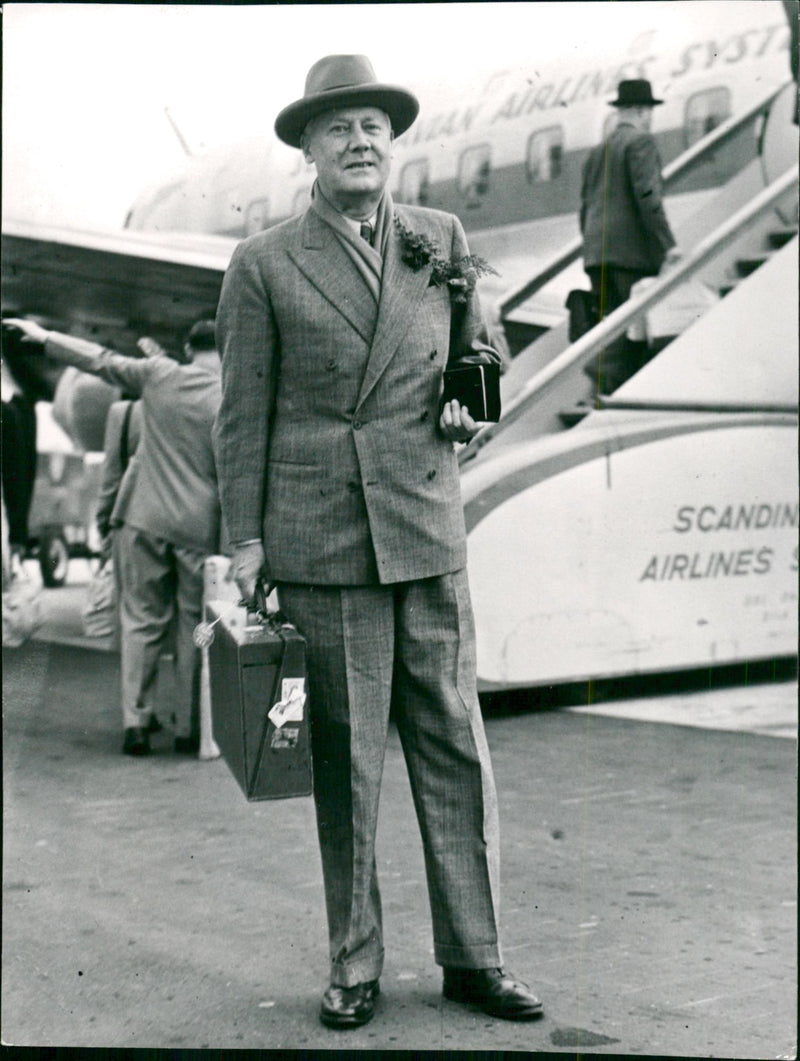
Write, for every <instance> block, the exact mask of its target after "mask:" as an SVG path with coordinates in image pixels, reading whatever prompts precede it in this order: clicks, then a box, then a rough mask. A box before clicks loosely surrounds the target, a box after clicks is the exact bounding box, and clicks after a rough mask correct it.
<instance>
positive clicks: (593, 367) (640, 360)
mask: <svg viewBox="0 0 800 1061" xmlns="http://www.w3.org/2000/svg"><path fill="white" fill-rule="evenodd" d="M586 272H587V274H588V276H589V280H590V281H591V285H592V294H593V295H594V298H595V304H596V305H597V307H598V311H599V315H600V320H602V319H603V318H604V317H607V316H608V315H609V313H613V312H614V310H615V309H619V307H620V306H621V305H622V304H623V302H627V301H628V299H629V298H630V297H631V288H632V287H633V285H634V284H635V283H637V282H638V281H639V280H642V279H643V278H644V277H645V276H650V275H651V274H650V273H645V272H642V271H641V270H638V269H622V268H620V267H618V266H616V265H602V266H601V265H589V266H587V267H586ZM647 360H648V358H647V356H646V344H645V343H638V342H634V341H633V340H631V339H628V337H627V336H626V335H624V334H623V335H620V336H619V337H618V338H617V339H614V340H612V342H610V343H609V345H608V346H607V347H606V348H605V350H603V352H602V353H600V354H598V356H597V357H596V359H595V360H594V361H593V362H592V363H591V364H590V365H588V366H587V367H586V369H585V370H584V371H585V372H586V375H587V376H589V377H591V379H593V380H594V381H595V382H596V383H597V389H598V392H599V393H600V394H612V393H613V392H614V391H615V390H616V389H617V388H618V387H621V386H622V384H623V383H624V382H625V381H626V380H628V379H630V378H631V376H633V375H634V374H635V373H636V372H638V371H639V369H640V368H641V367H642V366H643V364H645V362H646V361H647Z"/></svg>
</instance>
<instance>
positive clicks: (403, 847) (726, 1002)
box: [2, 641, 797, 1058]
mask: <svg viewBox="0 0 800 1061" xmlns="http://www.w3.org/2000/svg"><path fill="white" fill-rule="evenodd" d="M3 663H4V676H3V683H4V705H5V731H4V759H5V769H4V795H5V804H4V813H5V818H4V923H3V929H4V932H3V967H2V968H3V978H2V979H3V982H2V992H3V994H2V1038H3V1041H4V1042H5V1043H13V1044H25V1045H31V1044H36V1045H71V1046H94V1047H98V1046H99V1047H141V1046H148V1047H152V1046H162V1047H172V1048H176V1047H212V1048H214V1047H218V1048H259V1049H278V1048H306V1049H308V1048H315V1047H316V1048H319V1047H322V1048H329V1049H341V1048H344V1047H346V1048H348V1049H352V1050H363V1049H377V1048H382V1049H399V1048H404V1049H428V1050H451V1049H452V1050H467V1049H475V1050H486V1049H492V1050H502V1049H509V1050H525V1051H563V1052H565V1053H574V1052H576V1051H580V1052H582V1053H583V1054H586V1053H587V1052H590V1053H595V1054H598V1053H599V1054H603V1053H607V1054H615V1055H619V1054H645V1055H647V1054H650V1055H660V1056H690V1057H691V1056H697V1057H701V1056H702V1057H708V1056H714V1057H718V1058H719V1057H736V1058H769V1057H773V1058H774V1057H788V1056H794V1050H795V1028H796V984H797V975H796V925H797V920H796V915H797V908H796V899H797V880H796V864H797V863H796V853H797V852H796V745H795V742H794V741H793V740H791V739H788V740H787V739H776V738H775V737H772V736H762V735H759V734H757V733H752V732H726V731H724V730H710V729H701V728H697V727H690V726H684V725H665V724H663V722H649V721H639V720H637V719H631V718H614V717H605V716H601V715H596V714H594V713H591V714H584V713H582V712H579V711H574V710H567V709H565V708H564V706H563V704H562V705H561V706H558V705H556V704H553V703H551V704H550V705H549V706H547V700H548V697H547V696H546V695H544V694H541V695H537V696H528V697H527V698H521V697H516V698H512V699H502V698H495V699H494V700H493V701H492V702H491V704H487V710H486V716H487V733H488V739H489V743H490V746H491V749H492V753H493V757H494V762H495V772H496V775H497V781H498V787H499V793H500V810H501V826H502V851H503V908H502V922H503V936H504V940H505V942H506V947H505V950H506V962H507V964H508V966H509V967H510V968H511V969H512V970H514V971H515V972H516V973H517V974H518V975H520V976H522V977H524V978H525V979H528V980H529V981H530V982H531V983H532V984H533V985H535V986H536V987H537V988H538V990H539V991H540V993H541V995H542V997H543V998H544V1000H545V1004H546V1015H545V1017H544V1018H543V1019H542V1020H541V1021H538V1022H536V1023H534V1024H523V1025H516V1024H511V1023H505V1022H500V1021H495V1020H491V1019H490V1018H488V1017H485V1016H484V1015H482V1014H480V1013H477V1012H471V1011H470V1010H468V1009H466V1008H465V1007H462V1006H459V1005H456V1004H454V1003H449V1002H444V1001H443V1000H442V998H441V994H440V978H439V972H438V970H437V969H436V967H435V966H434V964H433V961H432V956H431V936H430V924H429V919H428V916H427V899H426V891H425V884H424V874H423V865H422V855H421V850H420V843H419V839H418V834H417V829H416V824H415V821H414V815H413V809H412V804H411V799H410V795H409V792H408V785H407V781H406V778H405V772H404V767H403V763H402V755H401V751H400V747H399V743H398V741H397V739H396V734H394V733H393V734H392V738H391V741H390V746H389V751H388V758H387V764H386V780H385V787H384V799H383V803H382V808H381V821H380V830H379V869H380V874H381V880H382V885H383V893H384V906H385V921H386V937H387V939H386V942H387V952H388V953H387V962H386V968H385V971H384V976H383V980H382V988H383V995H382V998H381V1000H380V1003H379V1009H378V1013H377V1016H376V1018H375V1020H374V1021H373V1022H372V1023H371V1024H369V1025H367V1026H366V1027H365V1028H362V1029H360V1030H358V1031H353V1032H347V1033H341V1032H340V1033H336V1032H332V1031H329V1030H327V1029H325V1028H323V1026H322V1025H321V1024H320V1023H319V1022H318V1019H317V1007H318V1003H319V996H320V994H321V991H322V990H323V988H324V986H325V972H326V954H325V949H326V948H325V924H324V915H323V900H322V887H321V879H320V869H319V858H318V853H317V849H316V842H315V830H314V820H313V809H312V805H311V801H310V799H295V800H286V801H281V802H272V803H261V804H248V803H247V802H246V801H245V800H244V798H243V796H242V795H241V794H240V792H239V789H238V788H237V786H236V784H235V782H234V781H233V779H232V777H231V775H230V774H229V772H228V770H227V768H226V766H225V764H224V763H223V762H222V761H219V760H217V761H213V762H200V761H198V760H196V759H191V758H184V757H177V756H175V755H174V754H172V753H171V751H170V750H169V748H170V744H171V742H170V740H169V734H167V733H165V734H164V735H162V736H160V737H158V738H156V740H155V746H156V749H157V754H155V755H154V756H153V757H152V758H150V759H147V760H132V759H128V758H125V757H123V756H122V755H120V754H119V744H120V734H119V721H118V714H117V700H116V692H117V681H118V660H117V657H116V655H115V654H114V653H109V652H96V651H89V650H86V649H80V648H75V647H69V646H65V645H57V644H52V643H48V642H42V641H39V642H33V643H31V644H29V645H27V646H25V647H24V648H22V649H18V650H11V651H6V652H5V653H4V659H3ZM639 693H640V694H642V695H640V696H639V697H638V698H639V699H644V698H645V694H646V690H639ZM664 693H665V690H664V689H662V690H660V691H659V695H658V696H654V690H653V689H652V688H651V689H650V695H649V696H648V697H646V698H647V699H648V700H649V702H650V703H651V704H655V703H657V702H658V701H660V700H664V699H666V697H665V695H664ZM619 694H620V690H619V689H617V690H615V689H614V688H613V687H607V688H606V689H605V691H604V696H605V699H606V702H605V703H604V704H602V705H601V709H610V708H613V706H614V704H615V703H617V702H618V699H619ZM738 694H739V691H737V690H736V689H732V690H730V692H729V693H726V691H725V689H724V688H721V689H717V690H716V691H715V692H714V694H713V695H714V696H716V697H717V698H720V697H721V698H722V699H725V698H726V697H727V696H728V695H730V696H734V695H738ZM747 694H748V698H749V700H751V701H753V702H755V703H758V702H759V701H761V700H762V699H764V698H766V699H767V700H769V701H770V703H771V705H772V706H771V708H770V710H773V709H774V707H775V701H776V699H777V700H778V701H780V704H781V708H780V710H781V711H782V714H783V720H784V723H786V722H787V721H789V722H790V721H791V720H792V718H793V717H794V712H795V697H794V686H793V684H792V683H791V682H787V681H786V680H785V679H784V681H783V682H782V683H779V684H778V685H776V684H775V683H771V684H765V685H751V686H750V687H749V689H748V690H747ZM681 695H682V696H684V698H685V696H686V695H687V694H686V691H685V690H684V691H683V692H682V693H681ZM695 695H697V696H702V695H703V694H702V693H696V694H695ZM550 699H551V700H552V699H553V698H552V697H551V698H550Z"/></svg>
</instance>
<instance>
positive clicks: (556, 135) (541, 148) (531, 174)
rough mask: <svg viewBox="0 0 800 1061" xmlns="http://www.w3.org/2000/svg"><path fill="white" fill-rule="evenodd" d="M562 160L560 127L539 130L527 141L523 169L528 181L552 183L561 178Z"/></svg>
mask: <svg viewBox="0 0 800 1061" xmlns="http://www.w3.org/2000/svg"><path fill="white" fill-rule="evenodd" d="M563 158H564V130H563V129H562V128H561V126H560V125H551V126H550V127H549V128H547V129H539V130H538V131H537V132H535V133H533V134H532V136H531V137H530V138H529V139H528V154H527V157H526V163H525V169H526V172H527V174H528V181H529V182H530V183H531V184H535V183H536V182H538V181H552V180H555V179H556V178H557V177H560V176H561V166H562V162H563Z"/></svg>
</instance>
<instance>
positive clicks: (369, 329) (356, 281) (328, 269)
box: [288, 210, 376, 343]
mask: <svg viewBox="0 0 800 1061" xmlns="http://www.w3.org/2000/svg"><path fill="white" fill-rule="evenodd" d="M301 233H302V245H301V246H300V247H296V246H295V247H290V248H288V254H289V257H290V258H291V259H292V261H293V262H294V263H295V265H296V266H297V268H298V269H299V270H300V272H301V273H303V275H304V276H305V277H306V279H308V280H310V282H311V283H312V284H313V285H314V287H316V288H317V290H318V291H319V292H320V294H322V295H323V296H324V297H325V298H326V299H327V300H328V302H330V304H331V305H332V306H333V307H334V309H336V310H338V311H339V313H341V314H342V316H343V317H344V318H345V319H346V320H347V321H348V323H349V324H351V325H352V326H353V328H355V330H356V331H357V332H358V334H359V335H360V336H361V338H362V339H363V340H364V341H365V342H366V343H371V342H372V340H373V335H374V333H375V326H376V310H375V303H374V301H373V299H372V297H371V295H370V294H369V292H368V291H367V290H366V289H365V285H364V281H363V280H362V278H361V277H360V276H359V274H358V270H357V269H356V267H355V266H354V265H353V263H352V262H351V261H350V259H349V257H348V256H347V253H346V252H345V250H344V249H343V248H342V245H341V244H340V242H339V240H338V239H337V238H336V234H335V233H334V232H333V230H332V229H331V227H330V226H329V225H326V224H325V222H324V221H322V220H321V218H319V217H317V215H316V214H315V213H314V211H313V210H309V211H307V213H306V215H305V217H304V219H303V227H302V230H301Z"/></svg>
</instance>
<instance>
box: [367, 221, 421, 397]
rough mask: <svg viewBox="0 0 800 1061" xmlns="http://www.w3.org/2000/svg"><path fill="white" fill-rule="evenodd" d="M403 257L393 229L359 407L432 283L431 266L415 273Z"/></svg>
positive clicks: (389, 358) (389, 359)
mask: <svg viewBox="0 0 800 1061" xmlns="http://www.w3.org/2000/svg"><path fill="white" fill-rule="evenodd" d="M400 254H401V248H400V237H399V236H398V234H397V231H396V230H395V229H394V226H392V233H391V236H390V237H389V242H388V246H387V248H386V256H385V258H384V261H383V277H382V279H381V298H380V303H379V305H378V320H377V323H376V325H375V336H374V338H373V340H372V349H371V350H370V354H369V359H368V361H367V367H366V371H365V372H364V379H363V381H362V383H361V390H360V392H359V395H358V403H357V405H361V403H362V402H363V401H364V400H365V399H366V397H367V395H368V394H369V393H370V391H371V390H372V388H373V387H374V386H375V384H376V383H377V382H378V380H379V379H380V377H381V375H382V374H383V371H384V369H385V368H386V366H387V365H388V364H389V362H390V361H391V359H392V357H393V356H394V354H395V352H396V350H397V347H398V346H399V345H400V340H401V339H402V338H403V336H404V335H405V333H406V332H407V331H408V326H409V318H410V317H412V316H413V315H414V313H415V312H416V309H417V306H418V304H419V302H420V301H421V299H422V296H423V295H424V294H425V290H426V288H427V287H428V283H429V281H430V274H431V267H430V265H426V266H424V267H423V268H422V269H419V270H416V271H415V270H414V269H412V268H411V267H410V266H408V265H406V263H405V262H404V261H403V260H402V258H401V257H400Z"/></svg>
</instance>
